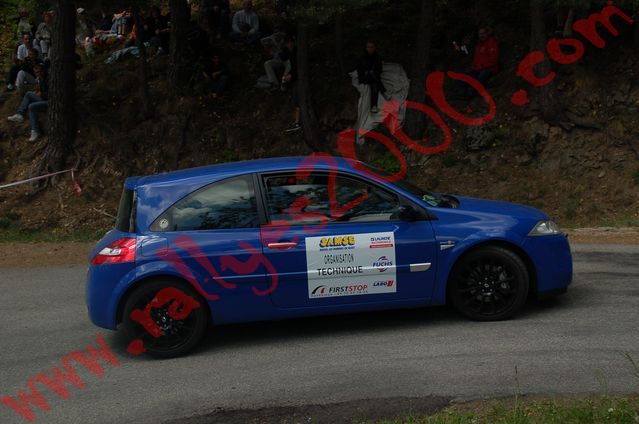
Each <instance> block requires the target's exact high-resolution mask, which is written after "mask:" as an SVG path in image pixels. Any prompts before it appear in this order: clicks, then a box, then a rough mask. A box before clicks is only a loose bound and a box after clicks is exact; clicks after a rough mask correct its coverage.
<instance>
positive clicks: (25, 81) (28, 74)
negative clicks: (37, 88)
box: [15, 49, 40, 90]
mask: <svg viewBox="0 0 639 424" xmlns="http://www.w3.org/2000/svg"><path fill="white" fill-rule="evenodd" d="M38 63H40V61H39V60H38V51H37V50H36V49H31V50H29V56H27V58H26V59H25V60H24V63H23V64H22V68H21V69H20V71H18V75H17V76H16V79H15V84H16V88H17V89H18V90H20V89H21V88H22V87H24V86H25V85H31V84H35V82H36V77H35V71H34V68H35V66H36V65H37V64H38Z"/></svg>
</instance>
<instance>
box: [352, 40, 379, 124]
mask: <svg viewBox="0 0 639 424" xmlns="http://www.w3.org/2000/svg"><path fill="white" fill-rule="evenodd" d="M381 76H382V58H381V57H380V55H379V54H378V53H377V45H376V44H375V42H373V41H368V42H367V43H366V51H365V52H364V54H363V55H362V56H361V57H360V59H359V60H358V61H357V78H358V80H359V83H360V84H366V85H368V86H369V87H370V89H371V113H377V112H379V109H378V107H377V103H378V101H379V93H382V95H384V93H385V92H386V88H384V84H382V79H381Z"/></svg>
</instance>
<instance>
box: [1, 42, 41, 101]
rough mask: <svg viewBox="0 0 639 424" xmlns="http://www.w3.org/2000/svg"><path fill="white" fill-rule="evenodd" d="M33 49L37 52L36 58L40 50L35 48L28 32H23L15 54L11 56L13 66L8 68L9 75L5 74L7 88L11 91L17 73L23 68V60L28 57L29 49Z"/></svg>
mask: <svg viewBox="0 0 639 424" xmlns="http://www.w3.org/2000/svg"><path fill="white" fill-rule="evenodd" d="M30 50H35V51H36V53H37V54H38V57H36V60H37V59H39V58H40V57H39V56H40V51H39V50H38V49H37V48H36V44H35V42H34V41H33V40H32V39H31V35H30V34H24V35H23V36H22V44H20V45H19V46H18V49H17V50H16V55H15V57H14V58H13V66H12V67H11V69H10V70H9V75H7V90H8V91H12V90H13V89H15V83H16V78H18V73H19V72H20V71H21V70H22V69H23V67H24V64H25V61H26V60H27V58H28V57H29V51H30Z"/></svg>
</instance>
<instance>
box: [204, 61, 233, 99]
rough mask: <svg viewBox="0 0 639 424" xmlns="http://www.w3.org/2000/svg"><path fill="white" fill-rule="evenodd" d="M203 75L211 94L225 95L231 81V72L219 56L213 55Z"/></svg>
mask: <svg viewBox="0 0 639 424" xmlns="http://www.w3.org/2000/svg"><path fill="white" fill-rule="evenodd" d="M202 75H203V77H204V80H205V81H206V84H207V86H208V88H209V89H210V90H211V92H213V93H215V94H216V95H221V94H223V93H224V90H225V89H226V86H227V84H228V81H229V70H228V67H227V66H226V64H224V63H223V62H222V61H221V59H220V56H219V55H213V57H212V58H211V61H210V63H209V64H207V65H206V66H205V68H204V72H202Z"/></svg>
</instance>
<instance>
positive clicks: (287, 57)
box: [280, 35, 302, 132]
mask: <svg viewBox="0 0 639 424" xmlns="http://www.w3.org/2000/svg"><path fill="white" fill-rule="evenodd" d="M280 58H281V59H282V61H283V62H284V75H282V90H284V91H285V90H289V91H290V92H291V99H292V101H293V107H294V111H293V119H294V121H293V123H292V124H291V126H289V127H288V128H286V129H285V130H284V132H295V131H299V130H301V129H302V127H301V126H300V102H299V94H298V85H297V47H296V46H295V38H294V37H293V36H291V35H287V36H286V39H285V41H284V48H283V49H282V53H281V54H280Z"/></svg>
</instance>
